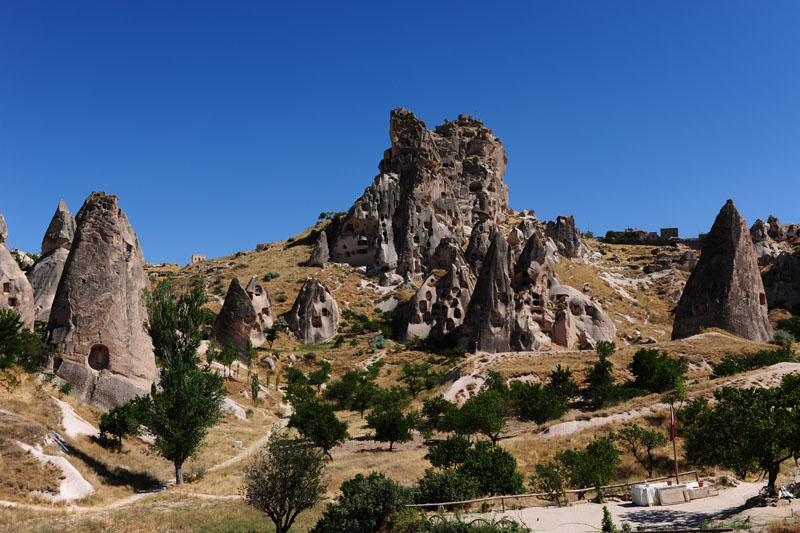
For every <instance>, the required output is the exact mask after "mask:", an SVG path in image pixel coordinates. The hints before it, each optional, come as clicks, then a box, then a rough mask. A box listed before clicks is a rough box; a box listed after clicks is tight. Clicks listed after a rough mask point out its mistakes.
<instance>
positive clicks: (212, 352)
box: [206, 341, 219, 366]
mask: <svg viewBox="0 0 800 533" xmlns="http://www.w3.org/2000/svg"><path fill="white" fill-rule="evenodd" d="M214 361H217V362H219V350H217V343H216V342H214V341H211V342H209V343H208V348H207V349H206V366H211V363H213V362H214Z"/></svg>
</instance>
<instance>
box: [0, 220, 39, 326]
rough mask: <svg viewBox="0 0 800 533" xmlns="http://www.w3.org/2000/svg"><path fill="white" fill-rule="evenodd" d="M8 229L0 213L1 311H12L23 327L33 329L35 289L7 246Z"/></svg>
mask: <svg viewBox="0 0 800 533" xmlns="http://www.w3.org/2000/svg"><path fill="white" fill-rule="evenodd" d="M7 238H8V229H7V228H6V221H5V219H4V218H3V215H2V213H0V309H11V310H12V311H14V312H15V313H17V314H18V315H19V316H20V318H21V319H22V323H23V325H24V326H25V327H26V328H28V329H30V328H32V327H33V320H34V316H35V311H34V305H33V289H32V288H31V284H30V283H29V282H28V278H26V277H25V274H24V273H23V272H22V270H21V269H20V267H19V265H18V264H17V261H16V260H15V259H14V257H13V256H12V255H11V252H10V251H9V250H8V246H7V245H6V239H7Z"/></svg>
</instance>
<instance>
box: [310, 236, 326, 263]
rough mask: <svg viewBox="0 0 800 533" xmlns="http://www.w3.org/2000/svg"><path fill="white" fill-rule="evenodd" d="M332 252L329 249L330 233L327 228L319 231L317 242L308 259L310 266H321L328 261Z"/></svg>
mask: <svg viewBox="0 0 800 533" xmlns="http://www.w3.org/2000/svg"><path fill="white" fill-rule="evenodd" d="M329 258H330V252H329V251H328V235H327V234H326V233H325V230H322V231H320V232H319V235H318V236H317V242H316V244H315V245H314V251H313V252H311V258H310V259H309V260H308V264H309V266H316V267H321V266H324V265H325V263H327V262H328V259H329Z"/></svg>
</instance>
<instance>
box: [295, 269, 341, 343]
mask: <svg viewBox="0 0 800 533" xmlns="http://www.w3.org/2000/svg"><path fill="white" fill-rule="evenodd" d="M288 323H289V329H290V330H291V331H292V333H293V334H294V336H295V337H296V338H297V339H298V340H300V341H301V342H304V343H307V344H319V343H321V342H325V341H329V340H331V339H332V338H333V337H335V336H336V333H337V331H338V330H339V305H338V304H337V303H336V300H334V299H333V296H331V293H330V291H329V290H328V288H327V287H326V286H325V285H323V284H322V282H321V281H319V280H317V279H314V278H307V279H306V282H305V283H304V284H303V287H302V288H301V289H300V293H299V294H298V295H297V299H296V300H295V301H294V305H292V310H291V311H289V317H288Z"/></svg>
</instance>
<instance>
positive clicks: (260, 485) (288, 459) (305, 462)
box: [241, 431, 327, 533]
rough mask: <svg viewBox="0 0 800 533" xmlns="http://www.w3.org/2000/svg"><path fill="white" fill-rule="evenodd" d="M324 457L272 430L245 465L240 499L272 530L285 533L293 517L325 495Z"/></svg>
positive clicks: (318, 451)
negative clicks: (270, 524)
mask: <svg viewBox="0 0 800 533" xmlns="http://www.w3.org/2000/svg"><path fill="white" fill-rule="evenodd" d="M325 460H326V457H325V454H324V452H322V451H321V450H319V449H317V448H316V447H314V446H312V445H310V444H308V443H306V442H298V441H294V440H292V439H290V438H289V437H288V435H287V433H286V432H285V431H282V432H279V433H276V434H275V435H273V436H272V438H271V439H270V441H269V443H268V444H267V445H266V447H265V449H264V450H262V451H261V452H259V453H258V454H257V455H256V456H255V457H254V458H253V461H252V462H251V463H250V464H249V465H248V466H247V467H245V472H244V484H243V486H242V488H241V492H242V495H243V496H244V500H245V501H246V502H247V503H248V504H249V505H251V506H253V507H255V508H256V509H258V510H259V511H261V512H262V513H264V514H265V515H267V516H268V517H269V518H270V519H271V520H272V522H273V524H275V530H276V533H288V531H289V529H290V528H291V527H292V524H294V522H295V520H296V519H297V516H298V515H299V514H300V513H302V512H303V511H305V510H306V509H310V508H312V507H313V506H314V505H316V504H317V503H319V501H320V500H321V499H322V496H323V495H324V494H325V490H326V489H327V483H326V481H325Z"/></svg>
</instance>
